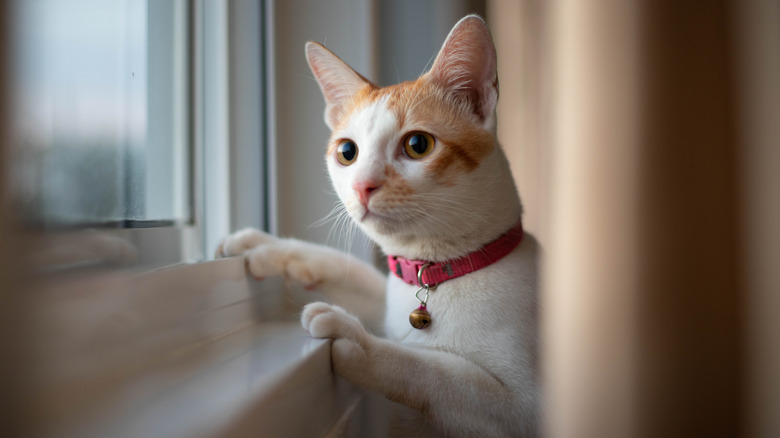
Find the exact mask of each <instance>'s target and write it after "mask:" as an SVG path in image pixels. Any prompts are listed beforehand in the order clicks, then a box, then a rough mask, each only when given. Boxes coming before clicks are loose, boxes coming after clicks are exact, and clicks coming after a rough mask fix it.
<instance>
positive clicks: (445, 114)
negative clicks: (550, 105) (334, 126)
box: [386, 77, 496, 183]
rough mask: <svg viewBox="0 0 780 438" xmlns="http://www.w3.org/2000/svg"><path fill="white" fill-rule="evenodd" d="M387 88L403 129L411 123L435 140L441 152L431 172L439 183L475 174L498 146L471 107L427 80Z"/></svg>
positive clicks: (391, 105)
mask: <svg viewBox="0 0 780 438" xmlns="http://www.w3.org/2000/svg"><path fill="white" fill-rule="evenodd" d="M387 88H388V89H387V91H386V93H387V95H388V107H389V108H390V109H391V110H392V111H394V112H395V113H396V115H397V116H398V119H399V121H400V126H399V127H400V128H401V129H403V127H404V125H407V124H408V125H409V126H410V127H413V128H414V129H421V130H423V131H426V132H428V133H430V134H432V135H433V136H434V137H435V139H436V143H437V145H436V147H437V148H438V151H434V154H433V155H432V156H431V160H430V162H429V163H428V164H427V169H428V171H429V172H430V173H431V174H432V175H433V176H434V177H435V178H436V179H437V180H439V181H441V182H444V183H447V182H451V181H452V180H453V179H454V178H455V177H456V176H457V175H458V174H459V173H462V172H471V171H473V170H474V169H476V168H477V167H478V166H479V163H480V162H482V160H483V159H484V158H485V157H487V156H488V155H489V154H490V152H492V151H493V148H494V147H495V146H496V139H495V137H494V136H493V134H492V133H490V132H489V131H486V130H485V129H483V128H482V127H481V126H480V125H479V118H478V117H477V116H476V115H475V114H474V112H473V109H472V108H471V107H470V106H469V105H468V104H466V103H465V102H463V101H461V100H459V99H457V98H456V97H454V96H452V95H450V94H448V93H446V92H445V91H444V90H442V89H440V88H437V87H436V86H434V85H432V84H431V83H430V82H428V81H427V80H426V78H425V77H422V78H420V79H418V80H417V81H414V82H405V83H402V84H399V85H395V86H393V87H387Z"/></svg>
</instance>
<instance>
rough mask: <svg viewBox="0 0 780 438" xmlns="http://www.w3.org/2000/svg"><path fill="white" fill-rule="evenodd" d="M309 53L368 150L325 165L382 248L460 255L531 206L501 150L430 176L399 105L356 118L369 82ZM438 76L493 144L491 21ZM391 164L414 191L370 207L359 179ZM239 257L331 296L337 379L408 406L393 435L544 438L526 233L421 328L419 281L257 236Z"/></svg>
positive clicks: (449, 56) (380, 173)
mask: <svg viewBox="0 0 780 438" xmlns="http://www.w3.org/2000/svg"><path fill="white" fill-rule="evenodd" d="M488 45H489V48H488V49H485V47H487V46H488ZM475 47H476V48H477V49H475ZM475 51H476V52H479V53H477V54H474V52H475ZM307 57H308V60H309V63H310V65H311V66H312V70H313V71H314V72H315V76H316V77H317V80H318V82H319V84H320V86H321V88H322V90H323V94H324V95H325V97H326V101H327V104H328V106H327V108H326V123H327V124H328V125H329V126H330V127H331V129H332V130H333V137H332V138H349V139H351V140H353V141H354V142H355V143H356V144H358V145H359V147H360V149H359V155H358V159H357V161H356V162H355V163H354V164H352V165H350V166H343V165H341V164H339V163H338V162H337V161H336V159H335V157H334V156H333V154H330V155H329V156H328V157H327V165H328V170H329V173H330V175H331V179H332V181H333V185H334V187H335V189H336V192H337V193H338V195H339V197H340V198H341V200H342V202H343V203H344V205H345V206H346V209H347V211H348V212H349V214H350V215H351V216H352V217H353V219H354V220H355V221H356V222H357V223H358V225H359V226H360V227H361V228H362V229H363V230H364V231H365V232H366V233H367V234H368V235H369V236H370V237H372V238H373V239H374V240H375V241H376V242H377V243H378V244H379V245H380V246H381V248H382V249H383V251H385V252H386V253H388V254H394V255H402V256H404V257H407V258H410V259H424V260H433V261H442V260H448V259H452V258H456V257H460V256H463V255H465V254H468V253H469V252H472V251H474V250H477V249H478V248H480V247H481V246H483V245H485V244H486V243H488V242H490V241H492V240H494V239H496V238H497V237H499V236H500V235H501V234H502V233H504V232H506V231H507V230H509V229H510V228H511V227H512V226H513V225H514V224H515V223H516V222H517V220H518V219H519V218H520V215H521V206H520V201H519V199H518V196H517V192H516V189H515V186H514V183H513V179H512V176H511V173H510V170H509V165H508V163H507V161H506V158H505V156H504V154H503V152H502V150H501V148H500V147H498V146H497V145H496V147H494V148H493V149H492V151H491V152H490V153H489V154H487V155H486V156H485V157H484V158H482V159H481V161H480V162H479V165H478V166H477V167H476V168H475V169H473V170H471V171H467V172H460V173H459V174H458V175H457V178H455V180H454V183H452V182H451V183H450V184H440V183H438V182H437V181H434V180H432V177H431V176H430V175H429V174H428V173H427V172H426V171H425V167H424V166H423V163H422V161H424V160H420V161H415V160H410V159H403V158H399V156H398V148H397V145H398V144H399V143H400V142H401V140H402V136H403V135H404V134H405V133H406V132H409V131H410V130H415V129H423V128H426V127H425V126H414V123H415V122H414V121H413V120H412V121H406V122H405V123H410V124H411V125H412V126H406V127H404V129H403V130H402V131H399V119H398V117H397V114H395V113H394V112H393V111H392V110H391V109H390V108H389V107H388V101H387V98H379V99H377V100H374V101H372V102H370V103H368V104H366V105H363V106H358V107H357V109H356V110H355V111H353V113H351V114H349V115H345V114H346V113H345V110H344V105H347V104H349V102H350V100H351V99H354V95H355V94H356V93H357V92H358V91H359V90H360V88H361V87H363V86H364V85H365V84H366V82H367V81H366V80H365V79H364V78H362V77H361V76H360V75H358V74H357V73H355V72H354V71H352V70H351V69H350V68H349V67H348V66H346V64H344V63H343V62H342V61H341V60H339V59H338V58H336V57H335V55H332V54H331V53H330V52H328V51H327V50H326V49H324V48H323V47H322V46H318V45H314V44H311V43H310V44H309V45H307ZM469 57H471V58H469ZM472 58H478V59H476V60H475V59H472ZM442 69H445V71H441V70H442ZM428 75H429V76H428V79H426V80H432V81H439V82H438V83H439V84H441V85H442V87H441V88H442V89H443V90H445V92H446V91H448V90H449V92H453V91H452V90H453V89H458V90H463V89H465V90H466V92H467V93H471V94H469V95H467V96H466V100H468V99H472V101H477V100H478V101H479V102H478V103H477V104H474V105H473V108H475V111H477V112H479V111H481V112H482V113H481V114H476V115H474V120H476V121H477V123H479V124H481V126H482V127H483V128H484V129H485V130H487V131H489V132H491V133H492V134H493V136H495V114H494V110H495V103H496V100H497V95H498V90H497V80H496V78H495V52H494V49H493V45H492V41H491V40H490V36H489V34H488V33H487V29H486V27H485V25H484V22H483V21H482V20H481V19H480V18H478V17H475V16H469V17H466V18H464V19H463V20H461V21H460V22H459V23H458V24H457V25H456V26H455V28H453V31H452V32H451V33H450V36H449V37H448V39H447V41H446V42H445V45H444V47H443V48H442V51H441V52H440V54H439V57H438V58H437V61H436V62H435V63H434V66H433V67H432V70H431V72H430V73H429V74H428ZM474 89H476V92H475V91H474ZM454 92H458V91H457V90H456V91H454ZM460 101H463V99H461V100H460ZM460 101H459V102H460ZM473 103H474V102H472V104H473ZM437 147H442V148H446V147H447V145H446V144H442V145H439V144H437ZM387 166H392V169H393V171H394V172H395V173H396V174H397V176H396V177H397V178H400V179H401V180H403V181H405V183H406V184H408V185H409V186H410V187H413V188H415V194H414V195H413V196H411V197H409V198H404V199H403V200H402V202H400V204H399V203H398V202H396V203H393V202H385V204H382V202H383V199H382V195H381V190H378V191H377V193H376V195H373V196H372V197H371V198H369V199H370V201H369V203H368V204H367V207H366V206H364V205H362V204H361V202H360V201H359V197H358V194H357V193H356V190H355V189H354V188H353V185H354V182H355V181H363V180H375V182H377V183H378V184H380V185H381V184H382V183H383V182H384V178H386V177H387V176H386V169H387ZM388 196H389V195H388ZM372 203H373V204H372ZM367 208H368V210H369V212H370V213H369V214H368V215H367V216H366V211H367V210H366V209H367ZM374 209H375V210H374ZM237 254H245V256H246V258H247V260H248V270H249V272H250V273H251V274H252V275H254V276H255V277H267V276H271V275H285V276H286V277H288V278H289V279H291V280H294V281H297V282H300V283H303V284H305V285H307V286H311V287H315V288H317V289H319V290H322V291H323V292H325V293H326V294H327V296H328V298H329V299H330V300H331V301H332V303H334V304H326V303H319V302H318V303H312V304H309V305H307V306H306V307H305V308H304V310H303V314H302V318H301V319H302V323H303V327H304V328H305V329H306V330H307V331H308V332H309V333H310V334H311V335H312V336H314V337H320V338H331V339H333V344H332V357H333V365H334V369H335V371H336V372H337V373H339V374H340V375H342V376H343V377H345V378H346V379H348V380H350V381H352V382H354V383H356V384H358V385H360V386H362V387H365V388H367V389H370V390H373V391H377V392H379V393H382V394H384V395H385V396H386V397H387V398H388V399H390V400H392V401H394V402H397V403H398V404H399V405H402V406H404V408H398V409H396V411H395V412H394V415H396V417H395V418H394V420H393V421H392V422H391V424H392V426H393V430H392V431H391V434H392V435H395V436H480V437H489V436H535V435H536V434H537V432H538V429H539V413H538V400H539V388H538V382H537V371H536V349H537V328H536V286H537V279H536V268H537V267H536V260H537V244H536V241H535V239H534V238H533V237H532V236H530V235H528V234H526V236H525V238H524V240H523V242H522V244H521V245H520V246H519V247H518V248H517V249H515V250H514V251H513V252H512V253H511V254H509V255H508V256H506V257H504V258H503V259H501V260H500V261H498V262H496V263H494V264H492V265H490V266H488V267H486V268H483V269H480V270H478V271H476V272H473V273H470V274H468V275H466V276H463V277H460V278H456V279H453V280H450V281H447V282H444V283H443V284H441V285H439V286H438V288H436V289H435V291H433V292H431V294H430V298H429V301H428V309H429V310H430V312H431V315H432V318H433V322H432V324H431V325H430V326H429V327H427V328H425V329H423V330H417V329H414V328H412V326H411V325H410V323H409V313H410V311H412V310H413V309H415V308H416V307H417V306H418V304H419V303H418V301H417V300H416V298H415V292H416V290H417V287H414V286H410V285H408V284H406V283H404V282H403V281H401V280H400V279H399V278H397V277H396V276H394V275H389V276H388V277H385V276H384V275H382V274H380V273H379V272H378V271H377V270H376V269H375V268H374V267H372V266H370V265H369V264H367V263H364V262H362V261H359V260H356V259H354V258H352V257H351V256H349V255H346V254H343V253H340V252H338V251H336V250H334V249H331V248H327V247H323V246H319V245H314V244H310V243H306V242H301V241H298V240H293V239H280V238H276V237H273V236H269V235H267V234H265V233H262V232H259V231H256V230H251V229H250V230H244V231H241V232H238V233H236V234H234V235H232V236H230V237H228V238H226V239H225V241H224V242H223V244H222V245H221V249H220V255H237ZM383 301H384V302H385V306H382V302H383ZM353 315H356V316H353ZM382 316H384V324H382ZM364 324H365V326H364ZM364 327H369V330H370V331H369V330H367V329H366V328H364ZM372 332H373V333H377V332H380V333H381V332H383V333H384V335H385V337H384V338H380V337H377V336H375V335H372V334H371V333H372ZM397 406H398V405H397Z"/></svg>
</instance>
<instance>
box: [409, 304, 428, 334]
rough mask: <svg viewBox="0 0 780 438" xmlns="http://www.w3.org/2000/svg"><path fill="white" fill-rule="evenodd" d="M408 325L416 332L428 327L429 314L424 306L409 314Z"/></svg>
mask: <svg viewBox="0 0 780 438" xmlns="http://www.w3.org/2000/svg"><path fill="white" fill-rule="evenodd" d="M409 323H411V324H412V327H414V328H416V329H418V330H422V329H424V328H425V327H428V325H429V324H430V323H431V314H430V313H428V311H427V310H426V309H425V304H423V305H421V306H420V307H418V308H416V309H414V310H413V311H412V313H410V314H409Z"/></svg>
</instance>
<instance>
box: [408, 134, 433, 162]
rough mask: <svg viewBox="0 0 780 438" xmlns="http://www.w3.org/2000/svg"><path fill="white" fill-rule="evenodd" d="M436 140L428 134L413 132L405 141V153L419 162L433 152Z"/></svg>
mask: <svg viewBox="0 0 780 438" xmlns="http://www.w3.org/2000/svg"><path fill="white" fill-rule="evenodd" d="M434 144H435V140H434V139H433V136H432V135H431V134H428V133H427V132H413V133H411V134H409V135H407V136H406V138H405V139H404V152H406V156H408V157H409V158H411V159H413V160H419V159H420V158H423V157H425V156H426V155H428V154H430V153H431V152H433V146H434Z"/></svg>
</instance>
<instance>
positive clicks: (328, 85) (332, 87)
mask: <svg viewBox="0 0 780 438" xmlns="http://www.w3.org/2000/svg"><path fill="white" fill-rule="evenodd" d="M306 61H308V62H309V68H311V71H312V73H314V77H315V78H316V79H317V83H318V84H319V85H320V89H321V90H322V95H323V96H325V104H326V107H325V123H326V124H327V125H328V127H330V129H331V130H333V129H334V128H335V127H336V125H338V123H339V120H340V119H341V117H342V116H343V115H344V113H345V112H346V110H347V108H346V105H347V104H348V103H349V102H351V101H352V97H353V96H354V95H355V94H356V93H357V92H358V91H360V89H361V88H363V87H365V86H367V85H368V86H371V85H372V84H371V82H369V81H368V80H367V79H366V78H364V77H363V76H361V75H360V74H359V73H357V72H356V71H355V70H352V68H351V67H350V66H348V65H347V63H345V62H344V61H342V60H341V59H340V58H339V57H338V56H336V55H335V54H334V53H333V52H331V51H330V50H328V49H327V48H325V46H323V45H321V44H318V43H315V42H312V41H309V42H307V43H306Z"/></svg>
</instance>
